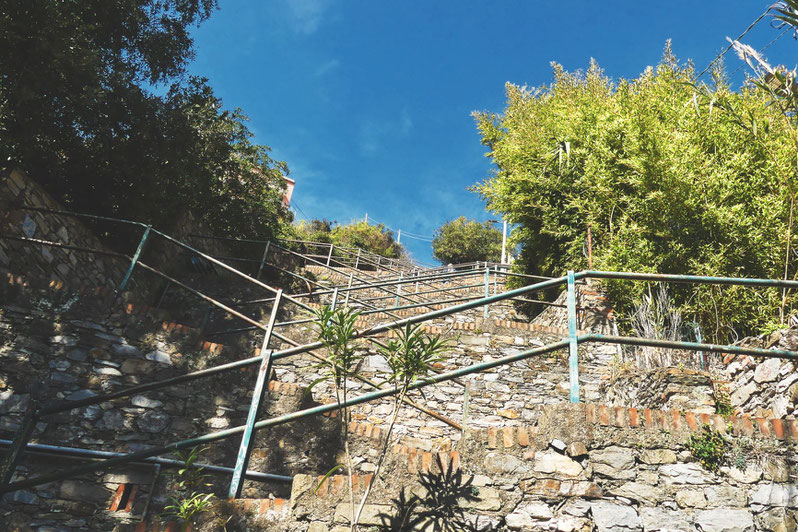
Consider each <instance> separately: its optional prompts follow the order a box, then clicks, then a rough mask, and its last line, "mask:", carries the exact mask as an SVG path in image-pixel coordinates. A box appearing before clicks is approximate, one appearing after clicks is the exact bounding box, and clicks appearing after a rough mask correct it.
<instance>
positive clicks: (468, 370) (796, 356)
mask: <svg viewBox="0 0 798 532" xmlns="http://www.w3.org/2000/svg"><path fill="white" fill-rule="evenodd" d="M725 284H732V283H725ZM577 342H578V343H590V342H609V343H626V342H628V343H632V342H634V344H635V345H649V346H653V347H671V348H678V349H687V350H711V351H713V352H716V353H733V354H747V355H755V356H762V357H766V358H787V359H792V360H798V353H796V352H794V351H786V350H770V349H761V348H752V347H739V346H729V345H725V346H722V345H708V344H699V343H694V342H671V341H662V340H659V341H655V340H648V339H643V338H630V337H616V336H604V335H599V334H587V335H582V336H579V337H578V338H577ZM568 345H569V341H568V340H562V341H559V342H555V343H552V344H549V345H547V346H544V347H539V348H535V349H530V350H527V351H523V352H521V353H516V354H513V355H508V356H505V357H501V358H498V359H494V360H490V361H487V362H482V363H479V364H472V365H471V366H467V367H464V368H459V369H456V370H452V371H448V372H445V373H440V374H438V375H433V376H430V377H426V378H424V379H420V380H417V381H414V382H413V383H412V384H411V385H410V389H412V390H415V389H420V388H423V387H426V386H429V385H432V384H437V383H440V382H445V381H449V380H453V379H456V378H458V377H463V376H466V375H470V374H472V373H478V372H482V371H485V370H487V369H492V368H495V367H498V366H503V365H506V364H511V363H513V362H518V361H521V360H525V359H527V358H531V357H533V356H536V355H541V354H545V353H549V352H551V351H556V350H559V349H563V348H565V347H568ZM401 389H402V388H401V387H399V386H395V387H392V388H387V389H383V390H378V391H374V392H370V393H366V394H363V395H360V396H357V397H353V398H350V399H348V400H346V401H340V402H335V403H329V404H325V405H320V406H316V407H312V408H306V409H304V410H299V411H296V412H292V413H290V414H284V415H282V416H277V417H273V418H270V419H266V420H262V421H258V422H257V423H255V425H254V427H255V429H262V428H266V427H274V426H278V425H282V424H285V423H288V422H290V421H296V420H298V419H303V418H306V417H311V416H316V415H319V414H325V413H327V412H333V411H336V410H340V409H342V408H349V407H351V406H356V405H359V404H362V403H366V402H370V401H374V400H376V399H381V398H383V397H388V396H391V395H396V394H397V393H399V392H400V391H401ZM244 428H245V426H244V425H241V426H238V427H232V428H229V429H226V430H221V431H217V432H212V433H209V434H204V435H201V436H197V437H194V438H189V439H186V440H180V441H177V442H173V443H170V444H167V445H164V446H160V447H154V448H151V449H147V450H143V451H138V452H134V453H128V454H126V455H123V456H120V457H114V458H109V459H107V460H104V461H102V462H98V463H93V464H87V465H84V466H78V467H75V468H72V469H69V470H66V471H62V472H57V473H51V474H45V475H40V476H38V477H34V478H31V479H26V480H20V481H17V482H13V483H11V484H8V485H2V486H0V493H8V492H12V491H17V490H20V489H25V488H30V487H33V486H38V485H41V484H46V483H48V482H54V481H57V480H61V479H64V478H70V477H74V476H78V475H83V474H86V473H92V472H95V471H101V470H104V469H107V468H109V467H111V466H114V465H120V464H124V463H128V462H133V461H139V460H143V459H146V458H149V457H153V456H158V455H162V454H167V453H170V452H174V451H178V450H181V449H187V448H190V447H195V446H198V445H203V444H207V443H210V442H213V441H218V440H222V439H225V438H229V437H231V436H234V435H237V434H240V433H242V432H243V431H244Z"/></svg>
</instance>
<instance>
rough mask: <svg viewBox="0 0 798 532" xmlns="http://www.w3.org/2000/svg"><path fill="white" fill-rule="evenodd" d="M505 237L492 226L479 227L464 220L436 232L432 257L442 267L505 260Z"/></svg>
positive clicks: (458, 219)
mask: <svg viewBox="0 0 798 532" xmlns="http://www.w3.org/2000/svg"><path fill="white" fill-rule="evenodd" d="M501 252H502V233H501V231H499V230H498V229H496V228H494V227H493V226H492V225H491V223H490V222H484V223H479V222H477V221H476V220H469V219H467V218H466V217H465V216H461V217H459V218H456V219H454V220H451V221H449V222H446V223H445V224H443V225H442V226H440V227H439V228H438V229H437V230H436V231H435V236H434V238H433V240H432V255H433V257H435V259H436V260H438V261H440V262H441V263H442V264H462V263H466V262H474V261H494V262H498V261H499V260H500V259H501Z"/></svg>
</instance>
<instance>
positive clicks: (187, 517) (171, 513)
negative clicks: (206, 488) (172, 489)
mask: <svg viewBox="0 0 798 532" xmlns="http://www.w3.org/2000/svg"><path fill="white" fill-rule="evenodd" d="M211 498H213V494H212V493H192V494H191V495H189V496H187V497H182V498H176V497H172V498H171V501H172V504H170V505H168V506H166V507H165V508H164V515H165V516H166V517H168V518H175V519H179V520H181V521H183V524H184V526H183V530H187V528H188V525H189V524H190V523H191V522H192V521H193V520H194V517H196V516H197V515H199V514H201V513H202V512H204V511H205V510H207V509H208V507H209V506H210V505H211Z"/></svg>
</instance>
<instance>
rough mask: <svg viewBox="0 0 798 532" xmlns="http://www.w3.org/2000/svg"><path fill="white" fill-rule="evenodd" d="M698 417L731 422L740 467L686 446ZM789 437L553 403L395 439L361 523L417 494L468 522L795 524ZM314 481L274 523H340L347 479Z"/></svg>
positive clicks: (780, 428) (302, 486)
mask: <svg viewBox="0 0 798 532" xmlns="http://www.w3.org/2000/svg"><path fill="white" fill-rule="evenodd" d="M704 422H706V423H708V424H710V425H712V426H714V427H716V428H718V429H720V431H721V432H726V431H727V424H728V427H729V428H728V431H729V432H728V434H726V436H725V437H726V438H727V440H728V441H729V442H730V445H736V444H739V443H743V442H744V443H745V444H746V445H747V446H749V447H746V449H748V450H746V451H741V453H742V454H741V455H740V456H738V457H737V459H736V460H737V463H736V465H737V467H733V466H727V465H724V466H722V467H720V468H719V470H718V471H716V472H713V471H710V470H708V469H706V468H705V467H703V466H702V465H701V464H700V463H699V462H698V461H697V460H696V459H695V458H694V457H693V456H692V454H691V453H690V451H688V450H687V448H686V442H687V441H688V439H689V438H690V437H691V436H692V435H701V434H703V433H704V431H705V429H704V428H703V423H704ZM366 433H367V431H362V434H364V436H361V437H365V434H366ZM380 437H381V436H380V435H379V433H378V435H377V436H376V438H373V439H375V440H376V441H380ZM795 441H798V425H796V424H794V423H792V424H782V422H781V420H755V423H753V424H752V423H751V422H750V420H746V418H730V419H723V418H722V417H721V416H709V415H697V414H693V413H689V412H688V413H683V412H679V411H652V410H636V409H627V408H620V407H618V408H607V407H596V406H594V405H589V404H588V405H584V404H581V405H567V404H560V405H552V406H547V407H545V409H544V411H543V415H542V416H541V417H540V418H539V421H538V422H537V423H536V424H535V425H532V426H518V427H506V428H502V429H496V428H494V429H487V430H477V431H469V432H468V433H467V434H466V436H465V437H464V438H462V439H461V440H460V441H459V442H452V443H451V445H450V447H448V448H446V447H443V448H440V449H434V450H433V451H432V452H429V451H424V450H421V449H414V448H411V447H408V446H406V445H395V446H393V447H392V448H391V450H390V452H389V456H388V459H387V460H386V465H385V466H384V467H385V470H384V475H383V477H382V478H383V480H380V481H378V482H377V487H376V489H375V491H374V495H373V498H372V499H371V500H370V501H371V504H369V505H367V507H366V511H365V512H364V519H363V524H364V525H366V526H376V525H385V524H386V523H388V522H390V521H391V520H393V519H395V516H396V515H397V513H398V512H399V511H400V509H403V510H408V509H409V508H410V504H409V501H411V500H412V501H415V502H417V503H418V505H417V506H415V507H413V508H412V509H410V513H411V514H412V515H415V516H416V517H418V516H421V515H423V514H424V512H425V510H430V512H428V513H427V515H428V516H432V517H435V516H436V513H435V512H434V511H431V510H432V509H433V507H434V506H437V507H438V509H439V510H441V509H442V508H441V505H444V506H445V507H447V508H448V512H447V513H446V515H445V516H442V518H446V519H448V520H449V524H453V523H457V522H461V525H460V526H461V528H462V529H464V530H465V529H468V530H470V529H472V528H468V526H469V525H470V526H472V527H473V529H474V530H559V531H577V530H578V531H585V532H587V531H590V530H598V531H600V532H603V531H635V530H646V531H648V530H702V531H710V530H712V531H721V530H725V531H732V530H734V531H752V530H785V531H786V530H795V529H796V515H797V514H796V508H798V496H796V493H798V487H796V485H795V481H796V469H795V465H796V460H797V459H798V456H796V453H795V448H794V443H793V442H795ZM367 460H368V458H367ZM372 460H373V458H372ZM441 466H442V467H441ZM450 468H451V470H450ZM450 471H452V472H456V473H457V474H452V473H449V472H450ZM447 473H448V474H447ZM388 478H389V479H390V482H388V481H386V480H384V479H388ZM319 480H320V479H317V478H310V477H305V476H300V477H297V478H295V481H294V487H293V491H292V496H291V507H292V511H293V519H294V521H293V522H288V523H286V522H282V523H280V525H279V526H281V527H283V528H277V527H275V528H273V529H274V530H278V529H280V530H311V531H314V532H325V531H333V532H342V531H343V530H345V527H344V525H345V523H346V521H347V515H348V514H349V510H348V508H349V507H348V499H347V496H346V493H347V491H346V488H345V484H344V482H343V481H344V479H343V478H332V479H328V480H326V481H324V482H323V483H322V484H321V486H322V487H321V488H320V489H318V490H316V489H315V488H316V487H317V486H318V485H319ZM367 480H368V477H367V476H364V477H362V478H360V477H358V478H357V479H356V483H355V487H356V491H358V492H360V493H362V486H363V485H364V483H365V482H366V481H367ZM434 489H438V490H441V492H446V493H452V494H454V496H452V497H449V498H447V499H445V500H441V499H440V498H436V495H439V493H436V492H435V491H434ZM414 497H415V498H414ZM358 499H359V497H358ZM427 523H428V526H430V525H429V521H427ZM455 526H457V525H455ZM422 528H423V527H422V526H418V527H417V528H416V529H418V530H421V529H422Z"/></svg>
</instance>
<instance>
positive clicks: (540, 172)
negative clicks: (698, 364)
mask: <svg viewBox="0 0 798 532" xmlns="http://www.w3.org/2000/svg"><path fill="white" fill-rule="evenodd" d="M695 87H696V80H695V79H694V72H693V69H692V67H691V66H690V65H687V66H684V65H681V64H679V62H678V61H677V60H676V58H675V57H674V56H673V54H672V53H671V51H670V46H669V45H668V47H667V48H666V50H665V54H664V57H663V59H662V62H661V63H660V64H659V65H658V66H657V67H656V68H649V69H647V70H646V71H645V72H644V73H643V74H641V75H640V76H639V77H638V78H637V79H633V80H620V81H617V82H613V81H612V80H610V79H608V78H607V77H606V76H604V74H603V72H602V71H601V70H600V69H599V67H598V65H597V64H596V63H595V62H593V63H591V65H590V68H589V69H588V70H587V71H586V72H584V73H580V72H577V73H569V72H566V71H565V70H564V69H563V68H562V67H561V66H559V65H556V64H555V65H554V82H553V84H552V85H550V86H543V87H539V88H526V87H518V86H515V85H512V84H508V85H507V95H508V105H507V108H506V109H505V111H504V113H503V114H501V115H496V114H491V113H476V114H475V116H476V120H477V125H478V128H479V131H480V133H481V136H482V142H483V143H484V144H485V145H486V146H488V147H489V148H490V152H489V155H490V157H492V159H493V162H494V163H495V164H496V168H497V169H496V171H495V173H494V174H493V175H492V176H490V177H489V178H488V179H486V180H485V181H483V182H482V183H480V184H478V185H477V186H476V187H475V189H476V190H477V191H478V192H479V193H480V194H481V195H482V196H483V198H484V199H486V200H487V203H488V208H489V209H491V210H493V211H495V212H499V213H502V214H503V215H504V216H505V217H506V218H507V219H508V220H509V221H510V222H512V223H515V224H517V229H516V230H515V231H514V232H515V237H516V238H517V240H518V241H519V243H520V245H521V254H520V258H519V261H518V264H519V266H520V268H521V269H522V270H523V271H525V272H527V273H532V274H541V275H561V274H562V273H563V271H564V270H566V269H569V268H573V269H580V268H584V267H585V266H586V258H585V256H584V253H583V249H584V244H585V232H586V227H587V225H588V224H590V226H591V227H592V232H593V247H594V250H593V253H594V262H595V265H596V267H597V268H600V269H606V270H626V271H640V272H663V273H677V274H678V273H694V274H699V275H727V276H745V277H770V278H774V277H775V278H778V277H781V276H783V270H784V249H785V248H786V247H787V245H788V241H789V240H790V239H791V238H793V236H792V233H791V232H790V231H789V226H790V223H791V222H790V203H791V193H790V188H791V187H788V186H787V185H786V184H785V180H787V181H789V182H793V181H794V180H795V172H794V168H795V161H796V146H795V144H794V143H793V142H792V141H791V131H790V129H789V128H788V127H787V125H786V124H785V122H784V120H783V116H781V114H780V112H779V110H778V109H776V108H774V107H773V106H771V105H769V98H768V97H767V95H765V94H763V93H762V92H761V91H759V90H756V89H755V88H753V87H744V88H743V89H742V90H741V91H739V92H734V91H732V90H730V88H729V87H728V85H727V84H726V83H725V82H724V78H723V75H722V72H720V71H716V72H715V73H714V82H713V84H712V85H702V86H701V91H700V92H697V91H696V88H695ZM722 109H725V111H724V110H722ZM752 125H753V127H752ZM788 270H789V271H790V272H795V271H796V263H795V258H794V257H792V258H789V259H788ZM609 286H610V289H611V290H612V291H613V296H614V297H615V298H616V301H617V304H618V306H619V308H620V309H623V308H629V307H630V306H631V301H632V300H633V299H634V298H635V297H636V296H639V294H640V291H641V289H642V287H641V286H636V287H631V288H630V285H629V284H628V283H627V284H624V285H620V284H614V283H610V284H609ZM674 296H675V297H676V299H677V301H678V302H680V303H682V304H685V305H686V308H687V310H688V313H687V315H688V316H690V317H691V318H693V317H694V318H695V319H697V320H698V321H699V322H700V323H702V325H704V328H705V330H707V331H708V333H709V334H707V335H705V336H709V337H710V338H712V339H713V340H714V339H719V338H720V337H722V336H724V333H728V330H729V329H728V327H732V328H735V329H736V330H737V331H738V332H749V331H752V330H756V329H758V328H759V327H760V326H761V325H763V324H764V323H765V322H767V321H770V320H772V319H774V311H775V312H776V314H777V309H778V306H779V301H778V299H779V298H778V294H777V293H776V291H775V290H770V291H759V292H757V291H753V290H750V289H745V290H743V289H739V290H738V289H730V288H729V289H724V290H721V289H715V288H709V287H706V288H702V289H700V290H698V291H697V292H693V293H688V292H686V291H685V290H681V291H675V292H674ZM688 302H689V304H687V303H688Z"/></svg>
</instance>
